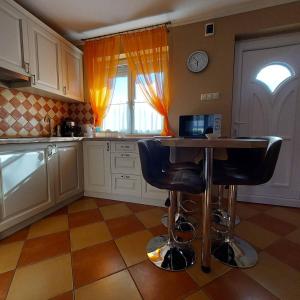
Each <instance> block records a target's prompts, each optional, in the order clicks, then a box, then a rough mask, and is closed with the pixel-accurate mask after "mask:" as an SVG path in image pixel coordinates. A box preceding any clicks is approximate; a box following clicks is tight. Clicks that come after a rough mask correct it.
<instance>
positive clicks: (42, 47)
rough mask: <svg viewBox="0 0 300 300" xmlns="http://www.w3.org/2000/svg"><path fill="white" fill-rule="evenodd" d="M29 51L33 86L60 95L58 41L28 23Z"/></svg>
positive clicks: (48, 33)
mask: <svg viewBox="0 0 300 300" xmlns="http://www.w3.org/2000/svg"><path fill="white" fill-rule="evenodd" d="M29 50H30V66H31V69H30V71H31V74H32V76H33V77H32V84H33V86H34V87H36V88H38V89H42V90H45V91H48V92H52V93H56V94H60V95H62V84H61V80H62V78H61V77H62V76H61V49H60V40H59V39H58V38H56V37H55V36H54V35H53V34H51V33H50V32H48V31H47V30H45V29H44V28H42V27H40V26H39V25H37V24H35V23H33V22H30V23H29Z"/></svg>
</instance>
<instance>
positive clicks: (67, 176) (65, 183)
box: [56, 143, 83, 202]
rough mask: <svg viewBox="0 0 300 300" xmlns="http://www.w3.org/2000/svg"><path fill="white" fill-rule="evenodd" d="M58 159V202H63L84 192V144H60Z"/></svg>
mask: <svg viewBox="0 0 300 300" xmlns="http://www.w3.org/2000/svg"><path fill="white" fill-rule="evenodd" d="M56 157H57V161H56V166H57V178H58V181H57V185H56V202H61V201H64V200H66V199H68V198H70V197H72V196H74V195H76V194H78V193H81V192H82V191H83V164H82V144H81V143H59V144H57V146H56Z"/></svg>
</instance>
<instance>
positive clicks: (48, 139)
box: [0, 135, 163, 145]
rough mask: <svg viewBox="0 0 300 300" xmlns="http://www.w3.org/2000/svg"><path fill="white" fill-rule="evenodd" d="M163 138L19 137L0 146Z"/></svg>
mask: <svg viewBox="0 0 300 300" xmlns="http://www.w3.org/2000/svg"><path fill="white" fill-rule="evenodd" d="M154 137H157V138H160V139H161V138H163V137H162V136H149V135H148V136H143V135H141V136H137V135H128V136H123V137H112V136H111V137H110V136H106V137H92V138H88V137H20V138H0V145H8V144H32V143H59V142H79V141H83V140H85V141H133V142H134V141H138V140H141V139H145V138H154Z"/></svg>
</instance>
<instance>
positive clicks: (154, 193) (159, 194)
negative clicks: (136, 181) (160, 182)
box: [142, 179, 168, 200]
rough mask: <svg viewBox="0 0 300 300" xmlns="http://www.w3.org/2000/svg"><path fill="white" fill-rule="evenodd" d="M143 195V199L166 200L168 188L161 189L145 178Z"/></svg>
mask: <svg viewBox="0 0 300 300" xmlns="http://www.w3.org/2000/svg"><path fill="white" fill-rule="evenodd" d="M142 196H143V199H161V200H166V199H167V198H168V191H167V190H160V189H158V188H156V187H154V186H152V185H151V184H149V183H147V182H146V181H145V180H144V179H143V182H142Z"/></svg>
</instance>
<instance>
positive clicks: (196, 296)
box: [184, 291, 211, 300]
mask: <svg viewBox="0 0 300 300" xmlns="http://www.w3.org/2000/svg"><path fill="white" fill-rule="evenodd" d="M184 300H211V299H210V298H208V296H207V295H206V294H205V293H204V292H203V291H198V292H196V293H193V294H192V295H190V296H188V297H186V298H184Z"/></svg>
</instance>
